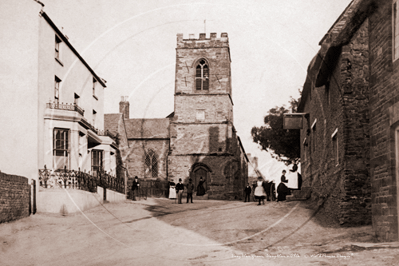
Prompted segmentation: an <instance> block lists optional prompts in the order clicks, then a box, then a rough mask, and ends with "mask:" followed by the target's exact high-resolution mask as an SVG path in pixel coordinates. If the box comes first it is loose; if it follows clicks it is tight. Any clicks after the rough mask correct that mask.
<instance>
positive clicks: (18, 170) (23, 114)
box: [0, 0, 42, 179]
mask: <svg viewBox="0 0 399 266" xmlns="http://www.w3.org/2000/svg"><path fill="white" fill-rule="evenodd" d="M40 9H41V5H39V4H38V3H36V2H34V1H32V0H18V1H2V3H1V8H0V25H3V26H2V27H0V51H1V52H0V62H1V63H0V106H1V112H0V125H1V130H0V170H1V171H2V172H5V173H8V174H15V175H22V176H25V177H28V178H30V179H32V178H35V179H37V164H38V145H39V144H38V142H39V137H38V131H37V127H38V124H39V123H40V122H42V121H39V119H38V104H37V103H38V86H37V84H38V51H39V49H38V45H39V39H38V36H39V19H40V18H39V16H38V14H39V12H40ZM4 25H6V26H4Z"/></svg>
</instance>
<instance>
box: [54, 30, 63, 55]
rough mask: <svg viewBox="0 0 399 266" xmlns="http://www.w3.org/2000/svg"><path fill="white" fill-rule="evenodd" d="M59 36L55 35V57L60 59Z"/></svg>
mask: <svg viewBox="0 0 399 266" xmlns="http://www.w3.org/2000/svg"><path fill="white" fill-rule="evenodd" d="M61 42H62V41H61V38H60V37H58V36H57V35H55V58H56V59H58V60H60V59H61V57H60V51H61V50H60V43H61Z"/></svg>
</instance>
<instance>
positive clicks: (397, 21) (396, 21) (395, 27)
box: [392, 0, 399, 62]
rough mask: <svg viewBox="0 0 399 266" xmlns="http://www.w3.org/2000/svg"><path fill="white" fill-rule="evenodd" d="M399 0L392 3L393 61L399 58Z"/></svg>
mask: <svg viewBox="0 0 399 266" xmlns="http://www.w3.org/2000/svg"><path fill="white" fill-rule="evenodd" d="M398 9H399V0H394V1H393V3H392V61H393V62H395V61H396V60H397V59H399V18H398V11H399V10H398Z"/></svg>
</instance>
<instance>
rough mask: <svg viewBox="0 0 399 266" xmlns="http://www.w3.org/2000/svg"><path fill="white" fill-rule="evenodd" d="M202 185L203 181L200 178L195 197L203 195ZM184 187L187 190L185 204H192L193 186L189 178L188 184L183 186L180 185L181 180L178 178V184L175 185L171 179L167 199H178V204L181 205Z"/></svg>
mask: <svg viewBox="0 0 399 266" xmlns="http://www.w3.org/2000/svg"><path fill="white" fill-rule="evenodd" d="M204 183H205V180H203V179H202V177H201V178H200V180H199V182H198V186H197V196H203V195H205V188H204ZM184 187H186V188H187V203H189V202H190V200H191V203H193V192H194V189H195V187H194V184H193V180H192V179H191V178H190V179H189V180H188V184H186V185H184V184H183V183H182V180H181V178H179V183H177V184H175V183H174V182H173V179H171V180H170V182H169V198H170V199H176V198H177V199H178V203H179V204H182V198H183V192H184Z"/></svg>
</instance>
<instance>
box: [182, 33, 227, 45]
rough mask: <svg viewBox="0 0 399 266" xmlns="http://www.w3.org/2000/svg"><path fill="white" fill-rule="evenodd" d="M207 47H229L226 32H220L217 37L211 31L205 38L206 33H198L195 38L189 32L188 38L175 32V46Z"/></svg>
mask: <svg viewBox="0 0 399 266" xmlns="http://www.w3.org/2000/svg"><path fill="white" fill-rule="evenodd" d="M209 47H229V37H228V35H227V33H226V32H222V33H221V34H220V37H219V38H218V37H217V34H216V33H215V32H212V33H211V34H210V36H209V38H206V33H200V34H199V38H198V39H196V38H195V35H194V34H189V38H188V39H184V38H183V33H178V34H177V48H183V49H184V48H187V49H190V48H209Z"/></svg>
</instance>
